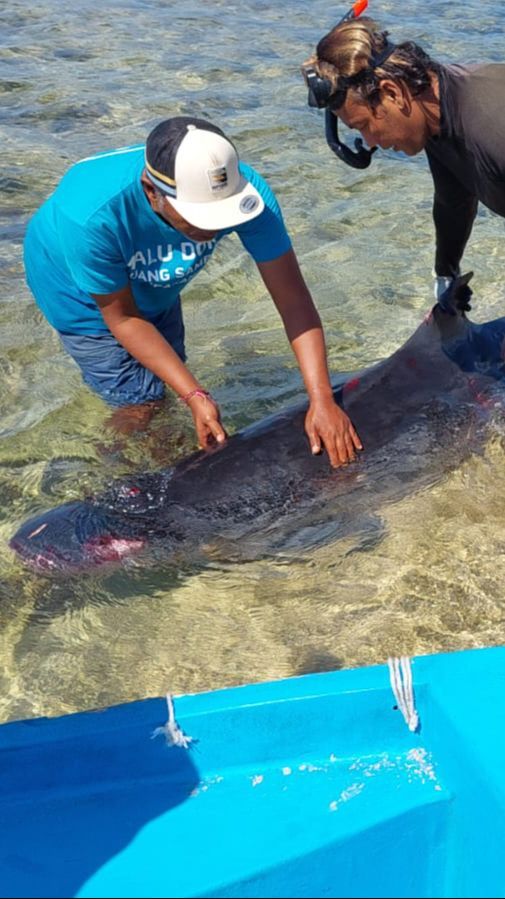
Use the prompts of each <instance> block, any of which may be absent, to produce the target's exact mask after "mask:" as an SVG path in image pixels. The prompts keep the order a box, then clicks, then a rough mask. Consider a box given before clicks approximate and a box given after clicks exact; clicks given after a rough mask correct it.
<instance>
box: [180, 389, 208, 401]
mask: <svg viewBox="0 0 505 899" xmlns="http://www.w3.org/2000/svg"><path fill="white" fill-rule="evenodd" d="M194 396H200V397H202V399H204V400H210V401H211V403H213V402H214V400H213V399H212V397H211V395H210V393H209V391H208V390H202V389H201V387H197V388H196V389H195V390H190V391H189V393H185V394H184V396H180V397H179V399H180V401H181V403H186V406H188V405H189V401H190V400H191V399H192V398H193V397H194Z"/></svg>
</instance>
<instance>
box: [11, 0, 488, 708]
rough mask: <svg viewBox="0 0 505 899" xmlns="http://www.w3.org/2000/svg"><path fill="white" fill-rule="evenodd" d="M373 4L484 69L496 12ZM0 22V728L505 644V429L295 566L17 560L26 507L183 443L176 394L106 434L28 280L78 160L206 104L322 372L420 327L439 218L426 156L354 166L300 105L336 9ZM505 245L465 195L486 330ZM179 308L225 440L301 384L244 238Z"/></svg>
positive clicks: (145, 8)
mask: <svg viewBox="0 0 505 899" xmlns="http://www.w3.org/2000/svg"><path fill="white" fill-rule="evenodd" d="M372 6H373V12H374V15H375V17H376V18H377V19H378V20H379V21H380V22H381V24H383V25H384V27H387V28H388V29H389V30H390V32H391V35H392V37H393V38H397V39H402V38H403V39H406V38H407V37H408V38H412V39H414V40H418V41H419V42H420V43H422V44H423V45H424V46H425V47H426V49H427V50H429V51H430V52H432V53H433V55H434V56H436V57H438V58H440V59H441V60H443V61H447V60H450V59H452V60H454V61H456V60H459V61H478V60H480V59H500V58H501V54H502V51H503V34H502V28H501V25H500V24H499V23H500V22H501V4H499V3H498V2H490V3H487V4H486V6H485V9H484V8H483V7H482V5H481V4H480V3H478V2H477V0H470V2H467V3H465V4H464V10H465V11H466V18H465V17H464V16H462V15H461V7H459V6H457V5H456V4H455V3H443V2H435V0H428V2H426V0H423V2H421V0H412V2H411V3H410V4H409V5H408V9H406V7H405V4H404V3H401V2H400V0H388V2H383V3H381V2H379V0H373V2H372ZM344 11H345V9H343V10H342V11H340V10H336V11H335V15H334V18H335V19H336V18H338V16H339V15H340V14H341V12H344ZM0 21H1V23H2V37H1V41H0V94H1V96H2V107H1V110H0V130H1V136H2V148H3V154H2V155H3V167H2V172H1V173H0V186H1V198H0V204H1V208H0V239H1V241H2V245H1V253H0V284H1V294H0V296H1V303H0V320H1V328H0V342H1V353H0V383H1V388H2V389H1V391H0V412H1V415H0V497H1V500H2V502H1V505H0V579H1V585H2V586H1V590H2V603H1V605H0V622H1V628H0V658H1V666H0V682H1V686H2V690H1V697H2V698H1V700H0V717H1V718H2V719H7V718H15V717H25V716H32V715H38V714H58V713H61V712H68V711H73V710H76V709H83V708H88V707H92V706H97V705H106V704H110V703H114V702H120V701H125V700H129V699H133V698H137V697H143V696H145V695H153V694H161V693H163V692H165V691H166V690H167V689H170V690H172V691H175V692H184V691H198V690H202V689H212V688H217V687H220V686H223V685H226V684H233V683H243V682H246V681H251V680H252V681H254V680H263V679H267V678H277V677H282V676H286V675H290V674H300V673H305V672H309V671H317V670H324V669H329V668H336V667H342V666H354V665H361V664H369V663H374V662H381V661H384V660H385V659H386V657H387V656H388V655H390V654H395V655H398V654H400V653H408V654H415V653H429V652H436V651H439V650H451V649H460V648H464V647H472V646H482V645H492V644H496V643H503V641H504V639H505V615H504V601H503V589H502V585H503V582H504V575H505V561H504V559H505V554H504V552H503V548H504V545H505V511H504V509H505V465H504V461H505V453H504V447H503V428H502V425H501V424H500V423H497V424H496V427H495V430H494V434H493V435H492V436H491V438H490V440H489V442H488V443H487V445H486V446H485V448H484V449H483V451H482V453H481V454H480V455H476V456H472V457H471V458H470V459H467V460H466V461H465V462H464V463H463V464H462V465H461V466H460V467H458V468H456V469H455V470H454V471H448V472H447V473H446V474H444V476H443V478H442V479H441V480H440V479H437V478H435V477H434V478H433V483H432V485H431V486H425V487H423V488H422V489H421V490H419V491H418V492H417V493H416V494H410V495H407V496H403V497H402V498H400V499H397V500H396V501H395V502H393V503H390V504H387V505H386V504H385V505H384V507H382V508H381V507H378V508H375V507H373V508H372V509H371V512H373V516H371V518H370V519H369V520H366V521H364V522H362V523H361V524H360V523H358V526H357V533H355V534H353V535H351V536H349V537H345V538H344V539H343V540H341V541H339V542H338V543H337V542H335V541H333V542H332V541H331V540H329V541H328V540H327V541H326V542H325V540H324V536H325V535H324V532H321V533H320V534H319V535H318V536H319V538H320V540H319V544H317V541H316V545H314V547H313V548H312V549H310V550H309V551H300V552H296V551H295V550H293V551H292V552H291V555H290V556H289V557H287V556H286V557H280V558H278V559H276V560H267V559H265V560H262V561H255V562H244V561H242V562H236V563H233V562H223V561H222V560H221V559H220V558H219V555H218V554H216V555H215V556H214V557H213V556H212V553H210V555H209V557H208V558H207V559H206V560H205V562H202V563H201V564H200V563H198V564H197V563H196V562H191V561H189V562H188V563H187V564H184V566H183V567H182V568H179V569H178V570H174V568H170V567H168V566H167V565H166V563H160V564H159V565H156V566H154V567H153V568H151V569H145V568H142V567H140V566H135V565H131V566H126V567H125V568H123V569H121V570H119V571H116V572H112V573H106V574H100V575H95V576H81V577H78V578H66V579H60V580H58V579H56V580H55V581H50V580H48V579H46V578H43V577H39V576H36V575H33V574H31V573H29V572H27V571H26V570H24V569H23V568H22V566H21V565H20V564H19V563H18V562H17V561H16V560H15V559H14V558H13V555H12V553H11V551H10V550H9V549H8V547H7V541H8V539H9V537H10V536H11V535H12V533H13V531H14V530H15V528H16V527H17V526H18V525H19V524H20V523H21V521H23V520H24V519H25V518H26V517H27V516H28V515H31V514H35V513H38V512H41V511H43V510H44V509H47V508H48V507H50V506H52V505H54V504H56V503H59V502H63V501H66V500H69V499H75V498H78V497H82V496H84V495H89V494H91V493H93V492H94V491H98V490H99V489H100V488H101V487H102V486H103V485H104V484H106V483H108V482H109V481H110V480H112V479H113V478H114V477H117V476H120V475H122V474H125V473H127V472H131V471H135V470H138V469H141V468H144V467H150V468H157V467H160V466H163V465H168V464H170V463H171V462H173V461H174V460H175V459H176V458H179V457H180V456H182V455H183V454H185V453H187V452H189V451H190V450H191V449H192V448H193V435H192V431H191V427H190V421H189V419H188V416H187V415H186V414H185V411H184V410H183V409H180V408H179V407H178V405H177V404H176V403H175V402H173V403H172V404H171V405H170V406H169V408H168V409H166V410H164V411H163V412H161V413H160V414H159V416H158V417H157V418H156V419H155V420H154V422H153V423H152V425H151V428H150V430H149V432H148V433H146V434H142V435H137V436H132V437H130V438H129V439H127V440H126V441H122V442H121V441H119V440H117V439H116V438H115V437H114V435H113V434H112V433H111V432H110V431H109V430H108V429H107V428H106V426H105V424H106V420H107V417H108V412H107V410H106V409H105V408H104V406H103V404H102V403H101V401H100V400H98V399H97V398H95V397H94V396H92V395H91V394H90V393H89V392H88V391H87V390H86V389H85V388H84V387H83V386H82V384H81V382H80V377H79V374H78V372H77V371H76V369H75V367H74V366H73V364H72V363H71V361H69V360H68V358H67V357H66V356H65V355H64V353H63V352H62V350H61V348H60V345H59V341H58V339H57V337H56V336H55V335H54V334H53V333H52V332H51V330H50V329H49V327H48V326H47V325H46V324H45V323H44V321H43V320H42V319H41V316H40V315H39V313H38V311H37V310H36V308H35V306H34V305H33V303H32V301H31V298H30V296H29V293H28V291H27V289H26V287H25V286H24V282H23V272H22V262H21V241H22V237H23V233H24V228H25V225H26V221H27V219H28V217H29V216H30V214H31V213H32V212H33V211H34V210H35V208H36V207H37V206H38V205H39V204H40V203H41V202H42V200H43V199H44V198H45V197H46V196H47V194H48V193H49V192H50V191H51V189H52V188H53V187H54V185H55V184H56V183H57V181H58V179H59V177H60V176H61V175H62V173H63V172H64V171H65V169H66V168H67V166H68V165H69V164H70V163H71V162H73V161H74V160H76V159H79V158H81V157H83V156H87V155H90V154H92V153H93V152H96V151H99V150H103V149H107V148H112V147H118V146H122V145H126V144H131V143H135V142H137V141H142V140H143V139H144V138H145V135H146V134H147V132H148V131H149V130H150V128H151V127H152V126H153V125H154V123H155V122H156V121H158V120H159V119H161V118H164V117H166V116H169V115H172V114H177V113H183V114H194V115H202V116H206V117H209V118H212V119H214V120H215V121H216V122H217V123H218V124H220V125H221V126H222V127H223V128H224V129H225V130H226V131H227V132H228V133H229V134H230V135H231V136H233V138H234V139H235V141H236V143H237V145H238V147H239V150H240V152H241V155H242V157H243V158H244V159H245V160H247V161H248V162H250V163H251V164H253V165H254V166H256V167H257V168H258V169H259V170H260V171H261V172H262V173H263V174H264V175H265V176H266V177H267V178H268V180H269V182H270V183H271V185H272V186H273V187H274V189H275V190H276V192H277V194H278V197H279V200H280V202H281V205H282V207H283V211H284V215H285V219H286V222H287V224H288V227H289V230H290V232H291V234H292V237H293V241H294V244H295V248H296V251H297V253H298V256H299V259H300V261H301V264H302V267H303V271H304V274H305V277H306V280H307V282H308V283H309V285H310V288H311V290H312V292H313V295H314V298H315V300H316V302H317V305H318V308H319V310H320V313H321V316H322V318H323V321H324V324H325V328H326V336H327V342H328V346H329V358H330V363H331V367H332V369H333V370H334V371H339V370H340V371H353V370H355V369H359V368H363V367H365V366H367V365H369V364H371V363H372V362H374V361H376V360H378V359H380V358H383V357H385V356H386V355H388V354H389V353H391V352H392V351H393V350H394V349H395V348H396V347H397V346H399V345H400V344H401V343H402V341H404V340H405V339H406V338H407V337H408V336H409V335H410V334H411V333H412V331H413V330H414V329H415V327H417V325H418V323H419V321H420V320H421V318H422V317H423V315H424V314H425V312H426V311H427V309H428V308H429V306H430V304H431V275H430V272H431V267H432V249H433V233H432V225H431V180H430V176H429V173H428V171H427V166H426V163H425V161H424V159H423V158H422V157H419V158H415V159H410V160H408V159H404V158H402V159H398V158H394V155H393V154H389V153H387V154H384V153H383V154H377V156H376V158H375V160H374V162H373V165H372V167H371V168H370V169H369V170H368V171H367V172H365V173H363V172H357V171H354V170H351V169H349V168H346V167H345V166H343V165H342V164H340V163H338V162H337V161H336V160H335V159H333V158H332V157H331V155H330V153H329V151H328V150H327V148H326V145H325V143H324V140H323V120H322V116H321V114H320V113H318V112H317V111H314V110H309V109H307V107H306V96H305V90H304V87H303V83H302V80H301V78H300V76H299V66H300V64H301V62H302V61H303V60H304V59H305V58H306V57H307V56H308V55H309V53H310V52H311V51H312V48H313V45H314V44H315V42H316V41H317V39H318V38H319V37H320V36H321V35H322V34H323V33H324V32H325V31H326V30H327V29H328V28H329V27H330V26H331V25H332V24H334V20H333V14H332V15H329V14H328V5H327V4H326V3H323V2H322V0H315V2H313V3H311V4H309V5H307V4H306V3H302V2H301V0H291V2H285V3H282V4H277V5H273V6H272V5H271V4H269V3H266V2H263V0H254V2H252V0H251V2H245V3H240V4H239V3H231V4H230V3H225V2H224V0H221V2H220V0H210V2H209V3H207V4H205V5H204V4H202V3H197V2H194V0H188V2H187V3H185V4H184V6H183V7H182V8H181V7H175V8H174V7H173V6H172V5H171V4H166V3H161V2H159V0H108V2H107V3H105V4H96V3H94V2H91V0H85V2H84V3H82V4H80V7H79V10H78V11H76V10H73V9H69V8H68V5H67V4H63V3H62V2H58V0H50V2H44V0H43V2H42V4H39V5H38V6H37V7H36V8H34V7H29V6H26V4H25V3H21V2H20V0H12V2H11V3H10V4H9V10H6V11H4V12H2V13H0ZM502 236H503V223H502V221H500V220H499V219H497V218H496V217H495V216H493V215H491V213H489V212H487V211H485V210H482V212H481V213H480V214H479V217H478V219H477V221H476V224H475V229H474V234H473V237H472V240H471V243H470V245H469V248H468V250H467V254H466V258H465V267H466V268H473V269H474V270H475V272H476V276H475V296H476V301H475V303H474V314H475V318H476V320H478V321H484V320H486V319H490V318H493V317H497V316H499V315H503V314H504V310H503V288H502V283H501V274H500V273H501V266H500V259H501V242H502ZM184 310H185V320H186V329H187V346H188V350H189V363H190V366H191V367H192V369H193V370H194V371H195V373H196V374H197V376H198V377H199V379H200V380H201V381H202V383H204V384H205V385H206V386H207V387H208V388H209V389H211V390H212V392H213V393H214V394H215V395H216V396H217V398H218V399H219V402H220V404H221V408H222V411H223V416H224V418H225V421H226V424H227V426H228V428H229V429H230V430H235V429H236V428H238V427H242V426H244V425H246V424H248V423H250V422H252V421H255V420H256V419H258V418H260V417H261V416H262V415H265V414H267V413H269V412H271V411H273V410H276V409H279V408H280V407H281V406H282V405H283V404H287V403H289V402H291V401H292V400H293V399H295V398H299V397H301V396H302V395H303V389H302V386H301V383H300V378H299V375H298V370H297V368H296V365H295V363H294V360H293V358H292V356H291V353H290V350H289V347H288V346H287V343H286V340H285V337H284V334H283V331H282V328H281V326H280V324H279V320H278V317H277V314H276V312H275V310H274V308H273V305H272V303H271V301H270V300H269V298H268V297H266V295H265V291H264V289H263V286H262V284H261V282H260V279H259V277H258V275H257V274H256V272H255V269H254V266H253V264H252V263H251V261H250V260H249V259H248V258H247V257H246V256H245V255H244V253H243V252H242V249H241V247H240V245H239V244H238V242H237V241H236V240H233V239H231V240H229V241H228V242H227V243H225V244H223V245H222V247H221V248H220V251H219V252H218V253H217V254H216V256H215V257H214V258H213V260H212V261H211V263H210V264H209V266H208V268H207V269H206V270H205V271H203V272H202V273H201V274H200V275H199V276H198V278H197V279H196V280H195V281H194V282H193V283H192V285H191V286H190V288H189V289H188V290H187V291H186V294H185V296H184ZM441 452H444V453H445V452H450V447H444V448H442V449H441ZM449 468H450V466H447V469H449ZM444 470H445V469H444ZM267 476H268V475H267V473H266V474H265V477H267ZM372 505H373V504H372ZM360 528H361V530H360Z"/></svg>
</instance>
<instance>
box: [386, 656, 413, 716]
mask: <svg viewBox="0 0 505 899" xmlns="http://www.w3.org/2000/svg"><path fill="white" fill-rule="evenodd" d="M388 667H389V679H390V681H391V687H392V689H393V693H394V695H395V699H396V702H397V704H398V708H399V709H400V711H401V713H402V715H403V717H404V718H405V722H406V724H407V726H408V729H409V730H410V731H412V732H414V731H416V730H417V728H418V727H419V715H418V714H417V710H416V707H415V701H414V686H413V683H412V668H411V663H410V659H409V657H408V656H401V657H400V658H399V659H396V658H391V659H388Z"/></svg>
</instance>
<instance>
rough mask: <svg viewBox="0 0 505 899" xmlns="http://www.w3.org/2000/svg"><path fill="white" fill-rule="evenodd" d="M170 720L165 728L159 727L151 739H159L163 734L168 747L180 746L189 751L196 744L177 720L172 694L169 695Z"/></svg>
mask: <svg viewBox="0 0 505 899" xmlns="http://www.w3.org/2000/svg"><path fill="white" fill-rule="evenodd" d="M166 699H167V707H168V720H167V723H166V724H164V725H163V727H157V728H156V730H154V731H153V733H152V736H151V739H153V738H154V737H159V736H160V734H163V736H164V737H165V740H166V741H167V746H180V747H181V748H182V749H189V746H190V744H191V743H193V742H194V740H193V737H188V735H187V734H185V733H184V731H183V730H182V728H181V727H179V725H178V724H177V721H176V720H175V711H174V701H173V699H172V696H171V694H170V693H167V696H166Z"/></svg>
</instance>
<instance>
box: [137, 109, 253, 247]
mask: <svg viewBox="0 0 505 899" xmlns="http://www.w3.org/2000/svg"><path fill="white" fill-rule="evenodd" d="M145 162H146V172H147V175H148V177H149V179H150V180H151V181H152V182H153V184H155V185H156V187H158V188H159V189H160V190H161V191H163V192H164V193H165V194H166V195H167V197H168V198H169V200H170V203H171V204H172V206H173V207H174V209H175V210H176V211H177V212H178V213H179V215H181V216H182V217H183V218H184V219H186V221H187V222H189V223H190V224H191V225H194V226H195V227H196V228H202V229H203V230H205V231H220V230H221V229H224V228H234V227H236V226H237V225H242V224H243V223H244V222H249V221H251V220H252V219H254V218H256V216H257V215H259V214H260V213H261V212H263V209H264V208H265V204H264V202H263V199H262V197H261V195H260V194H259V193H258V191H257V190H256V188H255V187H253V185H252V184H251V182H250V181H248V180H247V179H246V178H244V177H243V175H242V174H241V173H240V171H239V167H238V163H239V158H238V154H237V151H236V149H235V147H234V146H233V144H232V143H231V141H230V140H228V138H227V137H226V136H225V135H224V134H223V132H222V131H221V129H220V128H218V127H217V126H216V125H213V124H212V123H211V122H207V121H206V120H205V119H194V118H191V117H190V116H176V117H174V118H172V119H166V120H165V121H164V122H160V124H159V125H157V126H156V128H154V129H153V131H151V133H150V134H149V137H148V138H147V142H146V154H145Z"/></svg>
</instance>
